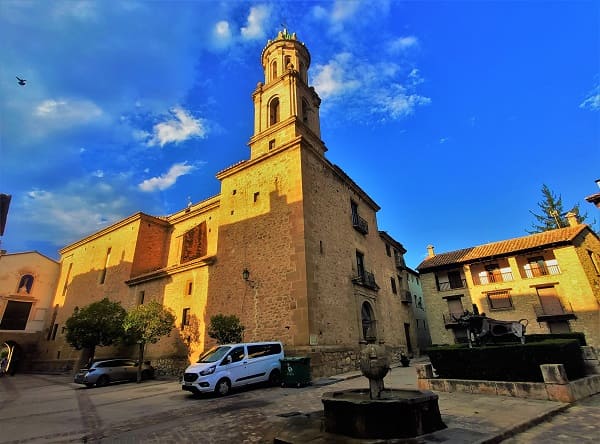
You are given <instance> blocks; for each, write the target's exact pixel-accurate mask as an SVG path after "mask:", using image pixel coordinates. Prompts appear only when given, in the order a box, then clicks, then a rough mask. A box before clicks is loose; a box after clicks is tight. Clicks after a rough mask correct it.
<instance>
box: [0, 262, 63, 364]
mask: <svg viewBox="0 0 600 444" xmlns="http://www.w3.org/2000/svg"><path fill="white" fill-rule="evenodd" d="M59 268H60V266H59V264H58V263H57V262H56V261H55V260H52V259H50V258H48V257H46V256H44V255H43V254H40V253H38V252H37V251H29V252H23V253H11V254H6V252H4V251H0V355H2V356H4V355H6V356H9V355H10V356H11V357H12V358H13V359H14V361H13V365H14V366H15V367H16V366H18V367H23V365H25V363H24V362H23V361H24V360H21V362H16V361H17V360H19V358H21V356H19V355H21V354H22V353H24V354H27V355H29V356H35V355H36V354H37V353H38V350H37V346H38V343H39V341H40V339H41V338H44V339H45V338H46V337H47V338H50V337H52V335H56V333H57V332H56V330H50V331H46V330H44V328H45V323H46V319H48V317H49V314H50V313H51V312H52V300H53V299H54V292H55V289H56V281H57V279H58V275H59Z"/></svg>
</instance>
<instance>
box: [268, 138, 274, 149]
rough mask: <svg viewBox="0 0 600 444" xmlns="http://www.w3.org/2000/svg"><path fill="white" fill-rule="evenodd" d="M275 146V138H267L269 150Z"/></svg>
mask: <svg viewBox="0 0 600 444" xmlns="http://www.w3.org/2000/svg"><path fill="white" fill-rule="evenodd" d="M274 148H275V139H273V140H269V151H271V150H272V149H274Z"/></svg>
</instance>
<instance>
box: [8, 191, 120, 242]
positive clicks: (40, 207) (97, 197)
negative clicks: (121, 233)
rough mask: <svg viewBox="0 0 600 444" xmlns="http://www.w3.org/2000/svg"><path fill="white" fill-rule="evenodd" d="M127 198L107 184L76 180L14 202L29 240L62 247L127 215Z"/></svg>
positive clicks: (33, 192)
mask: <svg viewBox="0 0 600 444" xmlns="http://www.w3.org/2000/svg"><path fill="white" fill-rule="evenodd" d="M126 206H127V200H126V199H125V198H124V197H122V196H121V197H119V194H118V193H117V191H116V190H115V188H114V187H112V186H110V185H108V184H97V185H94V184H93V183H91V182H85V181H84V182H76V183H75V182H74V183H69V184H66V185H65V186H64V187H62V188H61V189H57V190H54V191H49V190H44V189H32V190H30V191H28V192H27V193H26V194H25V195H24V196H23V198H22V199H20V200H18V201H16V202H15V210H16V209H17V208H18V211H15V212H14V220H13V222H14V223H15V224H19V226H20V228H21V230H22V231H23V232H25V233H27V241H28V242H32V241H41V242H52V243H53V244H55V245H57V246H58V247H62V246H64V245H66V244H67V243H69V242H73V241H74V240H75V239H80V238H82V237H84V236H87V235H89V234H90V233H93V232H95V231H97V230H99V229H101V228H103V227H104V226H106V224H107V223H112V222H116V221H117V220H119V219H122V218H123V217H124V216H126V214H124V213H126V212H127V211H128V210H126V209H125V207H126Z"/></svg>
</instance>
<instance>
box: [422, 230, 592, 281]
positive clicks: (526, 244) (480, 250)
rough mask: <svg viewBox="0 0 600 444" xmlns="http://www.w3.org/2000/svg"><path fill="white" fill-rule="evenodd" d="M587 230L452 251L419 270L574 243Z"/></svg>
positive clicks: (549, 232) (537, 235)
mask: <svg viewBox="0 0 600 444" xmlns="http://www.w3.org/2000/svg"><path fill="white" fill-rule="evenodd" d="M585 229H589V227H588V226H587V225H585V224H580V225H577V226H575V227H566V228H559V229H557V230H550V231H544V232H542V233H536V234H531V235H529V236H523V237H517V238H514V239H507V240H503V241H499V242H492V243H489V244H484V245H478V246H476V247H471V248H464V249H462V250H455V251H450V252H448V253H440V254H436V255H435V256H433V257H430V258H427V259H425V260H424V261H423V262H421V263H420V264H419V266H418V267H417V270H419V272H421V273H422V272H423V271H425V270H428V269H431V268H437V267H442V266H445V265H451V264H464V263H468V262H474V261H478V260H482V259H485V258H489V257H496V256H503V255H507V254H511V253H516V252H519V251H525V250H529V249H533V248H539V247H544V246H548V245H553V244H561V243H568V242H571V241H573V239H574V238H575V237H576V236H577V235H578V234H579V233H581V232H582V231H583V230H585Z"/></svg>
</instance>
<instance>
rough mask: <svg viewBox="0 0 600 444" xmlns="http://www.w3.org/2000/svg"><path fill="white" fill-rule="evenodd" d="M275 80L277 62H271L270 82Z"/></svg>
mask: <svg viewBox="0 0 600 444" xmlns="http://www.w3.org/2000/svg"><path fill="white" fill-rule="evenodd" d="M276 78H277V61H276V60H273V63H271V80H275V79H276Z"/></svg>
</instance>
